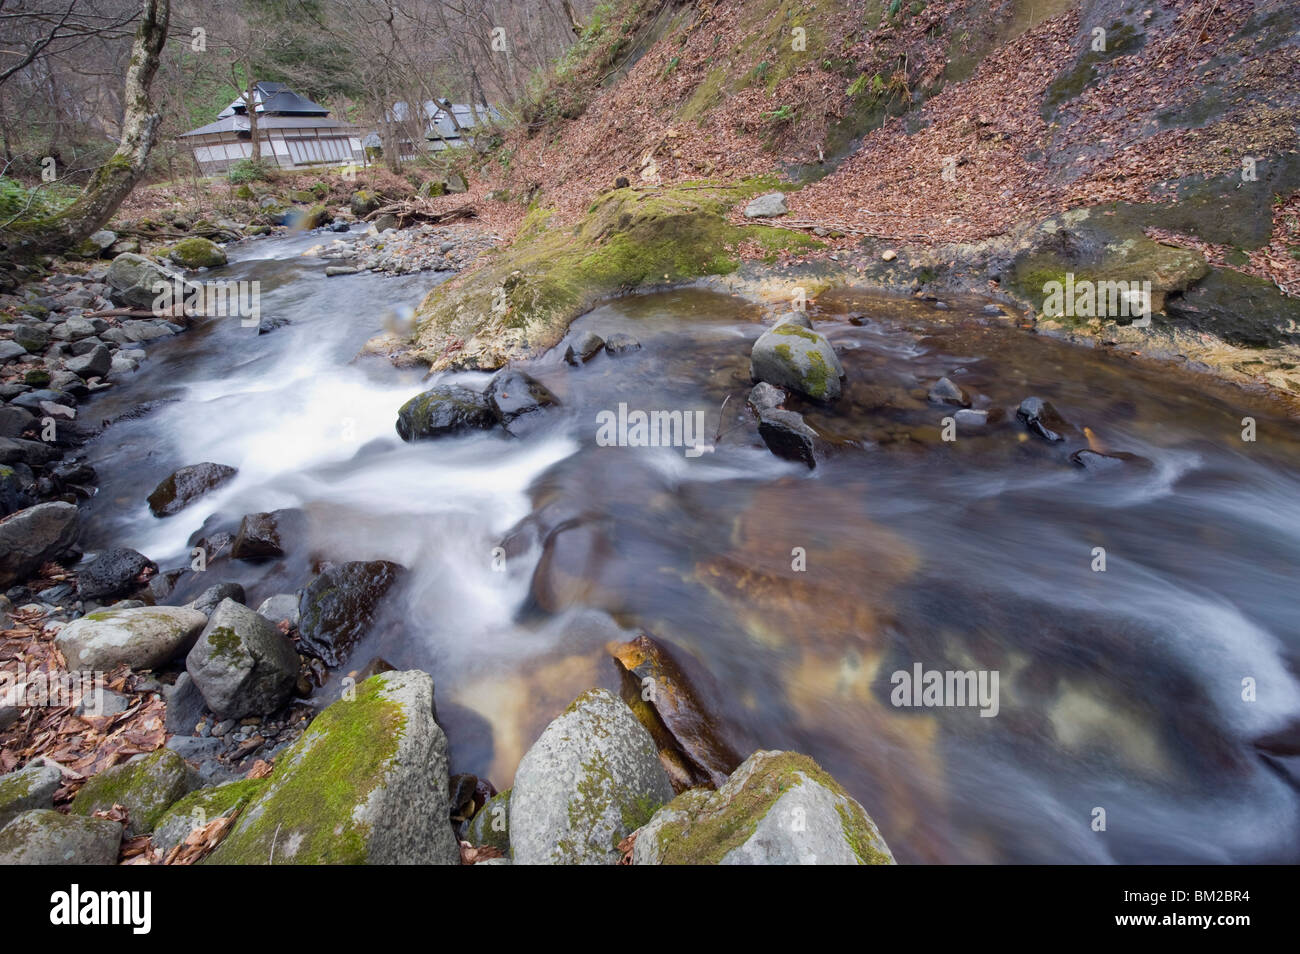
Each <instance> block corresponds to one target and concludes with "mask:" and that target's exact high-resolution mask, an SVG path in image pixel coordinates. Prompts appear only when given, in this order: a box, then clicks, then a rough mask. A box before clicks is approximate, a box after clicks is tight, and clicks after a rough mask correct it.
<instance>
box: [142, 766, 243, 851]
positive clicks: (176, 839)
mask: <svg viewBox="0 0 1300 954" xmlns="http://www.w3.org/2000/svg"><path fill="white" fill-rule="evenodd" d="M266 784H267V780H266V779H264V778H241V779H236V780H235V781H233V782H227V783H226V784H224V785H217V786H214V787H212V788H201V789H198V790H197V791H193V792H190V793H189V794H188V795H186V796H185V797H184V798H182V799H181V800H180V801H178V802H176V804H174V805H172V806H171V808H169V809H167V811H166V812H164V813H163V814H162V816H161V817H160V818H159V819H158V824H157V825H155V826H154V832H153V846H154V848H155V849H156V850H157V851H158V852H159V853H160V854H161V855H162V856H163V857H166V855H167V852H169V851H171V850H172V848H174V847H176V846H177V845H179V844H180V843H181V842H183V841H184V840H185V839H186V838H188V837H189V835H190V832H192V831H194V830H196V829H199V828H203V827H204V826H206V825H207V824H208V823H210V822H211V821H212V820H213V819H215V818H223V817H225V816H226V815H230V814H233V813H234V812H237V811H239V810H240V809H241V808H243V807H244V806H245V805H247V804H248V802H249V801H250V800H251V799H252V798H253V797H254V796H255V795H257V794H258V793H259V792H261V791H262V789H264V788H265V787H266Z"/></svg>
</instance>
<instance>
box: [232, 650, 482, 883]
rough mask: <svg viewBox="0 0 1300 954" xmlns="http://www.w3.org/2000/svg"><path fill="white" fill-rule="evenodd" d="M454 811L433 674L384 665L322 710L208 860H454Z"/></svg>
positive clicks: (456, 853) (456, 856)
mask: <svg viewBox="0 0 1300 954" xmlns="http://www.w3.org/2000/svg"><path fill="white" fill-rule="evenodd" d="M448 813H449V806H448V797H447V738H446V736H445V735H443V732H442V729H441V728H439V726H438V723H437V722H436V721H435V720H434V690H433V680H432V679H430V678H429V676H428V675H427V674H426V673H423V672H417V671H405V672H395V673H383V674H381V675H377V676H374V677H372V678H370V679H367V680H366V681H365V682H363V683H361V685H359V686H357V687H356V696H355V698H354V699H351V700H349V699H347V698H344V699H340V700H339V701H338V702H335V703H334V704H333V705H331V706H330V707H329V708H327V709H326V710H325V711H324V712H322V713H321V714H320V715H319V716H317V717H316V719H315V720H314V721H313V722H312V723H311V725H310V726H309V727H308V728H307V731H306V732H305V733H304V734H303V736H302V738H300V739H299V740H298V741H297V742H295V743H294V744H293V745H292V746H290V747H289V748H288V749H287V750H286V751H285V752H284V753H283V754H282V755H281V756H280V757H279V758H278V759H277V760H276V764H275V771H274V772H273V773H272V775H271V776H270V779H269V780H268V782H267V785H266V787H265V788H264V789H262V790H261V791H260V792H259V793H258V794H257V795H256V796H255V797H254V798H253V799H252V800H251V801H250V802H249V804H248V805H247V806H246V807H245V808H244V810H243V811H242V812H241V813H240V816H239V818H238V820H237V821H236V822H235V824H234V827H233V828H232V829H231V832H230V834H229V835H228V836H227V837H226V839H225V840H224V841H223V842H222V843H221V844H220V845H218V846H217V848H216V850H215V851H214V852H213V853H212V854H211V855H210V856H209V857H208V859H207V862H208V863H211V864H218V865H222V864H446V865H455V864H459V863H460V851H459V848H458V846H457V843H456V837H455V835H454V834H453V833H452V829H451V822H450V821H449V820H448V817H449V814H448Z"/></svg>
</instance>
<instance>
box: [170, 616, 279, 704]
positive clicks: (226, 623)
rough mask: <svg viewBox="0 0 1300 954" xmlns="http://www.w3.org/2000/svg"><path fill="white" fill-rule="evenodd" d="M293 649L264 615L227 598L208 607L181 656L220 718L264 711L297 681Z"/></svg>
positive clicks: (186, 667)
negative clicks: (187, 651)
mask: <svg viewBox="0 0 1300 954" xmlns="http://www.w3.org/2000/svg"><path fill="white" fill-rule="evenodd" d="M298 668H299V667H298V653H297V651H296V650H295V649H294V647H293V643H292V642H290V641H289V639H288V637H286V636H285V635H284V634H282V633H281V632H280V631H279V630H278V629H276V627H275V624H274V623H272V622H271V621H270V620H269V619H267V618H266V617H265V616H260V615H258V614H257V613H256V612H254V611H253V610H251V609H249V608H248V607H247V606H243V605H241V604H239V603H236V602H235V601H234V600H232V599H224V600H222V601H221V602H220V603H219V604H218V605H217V608H216V609H214V610H213V611H212V616H211V617H210V618H209V619H208V621H207V625H206V626H205V627H204V629H203V632H202V633H200V634H199V638H198V639H197V640H196V641H195V643H194V648H193V649H191V650H190V654H189V655H188V656H187V657H186V658H185V669H186V671H187V672H188V673H189V674H190V678H191V679H193V680H194V685H196V686H198V688H199V692H200V693H202V694H203V701H204V702H206V703H207V704H208V708H209V709H211V710H212V711H213V712H215V713H216V714H217V715H218V716H221V717H222V718H225V719H241V718H244V717H246V716H253V715H269V714H270V713H272V712H274V711H275V710H277V709H279V708H280V707H281V706H282V705H284V703H285V701H286V700H287V699H288V698H289V695H290V694H291V693H292V692H293V687H294V684H295V683H296V682H297V680H298Z"/></svg>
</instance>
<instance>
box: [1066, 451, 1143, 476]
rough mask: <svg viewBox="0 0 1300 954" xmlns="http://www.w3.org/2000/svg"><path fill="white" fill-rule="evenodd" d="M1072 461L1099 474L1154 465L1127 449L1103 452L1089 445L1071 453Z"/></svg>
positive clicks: (1090, 471)
mask: <svg viewBox="0 0 1300 954" xmlns="http://www.w3.org/2000/svg"><path fill="white" fill-rule="evenodd" d="M1070 463H1072V464H1075V465H1077V466H1079V467H1082V468H1083V469H1084V470H1086V471H1088V472H1089V473H1099V474H1109V473H1117V472H1119V471H1122V470H1124V469H1126V468H1138V469H1143V470H1145V469H1147V468H1150V467H1151V466H1152V464H1151V461H1149V460H1147V459H1146V458H1145V457H1139V456H1138V455H1137V454H1130V453H1128V452H1127V451H1110V452H1108V453H1105V454H1103V453H1102V452H1101V451H1095V450H1091V449H1089V448H1087V447H1084V448H1081V449H1080V450H1077V451H1075V452H1074V453H1073V454H1071V455H1070Z"/></svg>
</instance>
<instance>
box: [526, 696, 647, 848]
mask: <svg viewBox="0 0 1300 954" xmlns="http://www.w3.org/2000/svg"><path fill="white" fill-rule="evenodd" d="M672 794H673V789H672V785H671V784H670V783H669V781H668V776H667V775H666V774H665V772H664V770H663V766H661V765H660V764H659V754H658V751H657V750H656V748H655V744H654V741H653V740H652V739H651V737H650V733H649V732H647V731H646V729H645V727H644V726H642V725H641V723H640V722H638V721H637V719H636V716H634V715H633V714H632V711H631V710H630V709H628V707H627V706H626V705H624V704H623V702H622V700H621V699H619V698H618V697H617V696H615V695H613V694H612V693H610V692H608V691H607V690H605V689H593V690H591V691H589V692H585V693H583V694H582V695H581V696H579V697H578V698H577V699H576V700H574V702H573V703H572V705H570V706H569V708H568V709H567V710H565V712H564V713H563V714H562V715H560V716H559V717H558V718H556V719H555V720H554V721H553V722H551V724H550V725H548V726H547V727H546V730H545V731H544V732H543V733H542V735H541V737H540V738H538V740H537V741H536V742H535V743H533V746H532V748H530V749H529V750H528V752H527V753H526V754H525V755H524V757H523V759H522V760H521V761H520V763H519V769H518V771H517V773H516V774H515V784H514V787H513V788H512V789H511V794H510V826H509V830H510V850H511V855H512V857H513V858H514V861H515V863H516V864H617V863H618V861H619V858H620V855H619V851H618V845H619V843H620V842H621V841H622V840H623V839H624V838H626V837H627V836H628V835H630V834H631V833H632V832H633V831H635V830H636V829H637V828H639V827H640V826H641V825H643V824H645V822H647V821H648V820H649V819H650V816H651V815H652V814H654V812H655V810H656V809H657V808H659V806H660V805H662V804H664V803H665V802H666V801H668V800H669V799H670V798H672Z"/></svg>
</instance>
